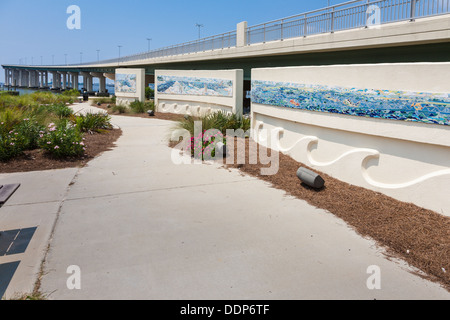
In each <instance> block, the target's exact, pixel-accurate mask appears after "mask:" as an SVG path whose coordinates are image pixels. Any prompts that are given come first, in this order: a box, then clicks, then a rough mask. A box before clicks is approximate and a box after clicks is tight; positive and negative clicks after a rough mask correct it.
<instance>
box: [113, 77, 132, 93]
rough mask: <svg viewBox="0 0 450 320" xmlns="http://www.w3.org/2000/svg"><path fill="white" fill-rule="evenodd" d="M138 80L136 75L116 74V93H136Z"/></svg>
mask: <svg viewBox="0 0 450 320" xmlns="http://www.w3.org/2000/svg"><path fill="white" fill-rule="evenodd" d="M136 79H137V75H135V74H121V73H118V74H116V81H115V82H116V88H115V91H116V92H122V93H136Z"/></svg>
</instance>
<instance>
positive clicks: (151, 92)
mask: <svg viewBox="0 0 450 320" xmlns="http://www.w3.org/2000/svg"><path fill="white" fill-rule="evenodd" d="M154 96H155V90H153V89H152V88H150V87H147V88H145V99H147V100H150V99H152V98H153V97H154Z"/></svg>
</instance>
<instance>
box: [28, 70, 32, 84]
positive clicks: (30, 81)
mask: <svg viewBox="0 0 450 320" xmlns="http://www.w3.org/2000/svg"><path fill="white" fill-rule="evenodd" d="M32 87H33V71H31V70H28V88H32Z"/></svg>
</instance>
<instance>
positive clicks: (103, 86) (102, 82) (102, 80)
mask: <svg viewBox="0 0 450 320" xmlns="http://www.w3.org/2000/svg"><path fill="white" fill-rule="evenodd" d="M91 76H93V77H96V78H98V80H99V84H100V87H99V90H98V92H100V93H105V92H106V77H105V76H104V75H103V73H101V72H91Z"/></svg>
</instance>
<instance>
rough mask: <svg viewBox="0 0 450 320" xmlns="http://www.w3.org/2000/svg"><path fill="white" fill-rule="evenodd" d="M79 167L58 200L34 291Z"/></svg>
mask: <svg viewBox="0 0 450 320" xmlns="http://www.w3.org/2000/svg"><path fill="white" fill-rule="evenodd" d="M81 169H82V168H78V170H77V171H76V172H75V174H74V176H73V177H72V180H71V181H70V183H69V184H68V185H67V187H66V190H65V192H64V195H63V197H62V199H61V201H60V204H59V206H58V210H57V211H56V217H55V221H54V222H53V226H52V229H51V232H50V236H49V238H48V240H47V246H46V249H45V252H44V256H43V258H42V260H41V264H40V267H39V273H38V274H37V278H36V281H35V283H34V290H33V292H34V293H36V292H39V290H40V286H41V280H42V276H43V275H44V273H45V263H46V261H47V257H48V253H49V251H50V248H51V244H52V241H53V237H54V234H55V230H56V226H57V224H58V221H59V218H60V216H61V209H62V207H63V205H64V203H65V201H66V199H67V196H68V195H69V192H70V189H71V187H72V186H73V185H74V184H75V182H76V180H77V178H78V175H79V173H80V171H81ZM54 202H57V201H54ZM47 272H48V271H47Z"/></svg>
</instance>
